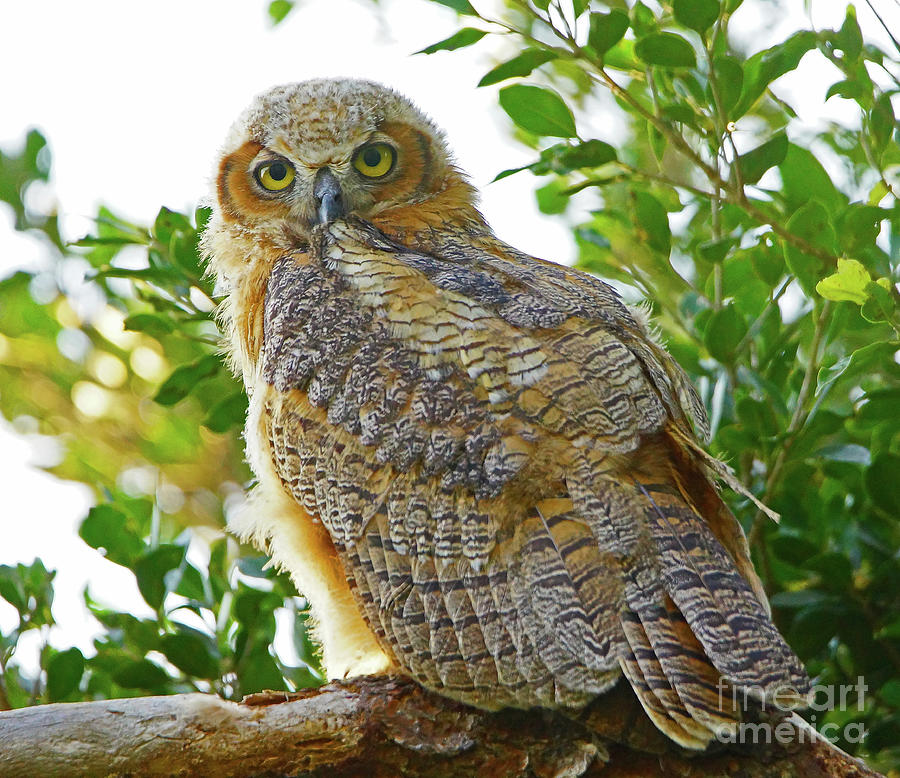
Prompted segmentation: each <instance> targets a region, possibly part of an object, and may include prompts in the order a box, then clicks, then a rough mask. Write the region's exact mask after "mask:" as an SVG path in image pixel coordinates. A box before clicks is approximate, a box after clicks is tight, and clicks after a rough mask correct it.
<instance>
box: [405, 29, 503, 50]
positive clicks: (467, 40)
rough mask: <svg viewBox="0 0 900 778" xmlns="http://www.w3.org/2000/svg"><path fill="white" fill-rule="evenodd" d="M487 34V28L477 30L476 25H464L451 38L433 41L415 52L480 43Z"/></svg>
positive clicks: (456, 47)
mask: <svg viewBox="0 0 900 778" xmlns="http://www.w3.org/2000/svg"><path fill="white" fill-rule="evenodd" d="M485 35H487V30H476V29H475V28H474V27H463V28H462V29H461V30H460V31H459V32H457V33H454V34H453V35H451V36H450V37H449V38H445V39H444V40H442V41H438V42H437V43H432V44H431V45H430V46H426V47H425V48H424V49H421V50H420V51H417V52H415V53H416V54H434V53H435V52H436V51H454V50H455V49H461V48H464V47H465V46H471V45H472V44H473V43H478V41H480V40H481V39H482V38H483V37H484V36H485Z"/></svg>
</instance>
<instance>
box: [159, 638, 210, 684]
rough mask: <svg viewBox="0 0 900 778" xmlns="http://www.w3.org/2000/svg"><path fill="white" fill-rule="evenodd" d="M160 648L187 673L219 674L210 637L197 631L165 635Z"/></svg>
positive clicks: (192, 674) (197, 674)
mask: <svg viewBox="0 0 900 778" xmlns="http://www.w3.org/2000/svg"><path fill="white" fill-rule="evenodd" d="M159 650H160V651H162V652H163V654H165V656H166V659H168V660H169V661H170V662H171V663H172V664H173V665H175V667H177V668H178V669H179V670H181V671H182V672H183V673H185V674H186V675H189V676H193V677H194V678H215V677H216V676H217V675H218V674H219V669H218V664H217V662H216V661H215V659H213V656H212V646H211V644H210V641H209V639H208V638H206V637H205V636H201V635H200V634H198V633H196V632H193V631H191V632H189V631H187V630H184V631H183V632H176V633H174V634H171V635H164V636H163V638H162V640H160V644H159Z"/></svg>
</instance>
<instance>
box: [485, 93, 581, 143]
mask: <svg viewBox="0 0 900 778" xmlns="http://www.w3.org/2000/svg"><path fill="white" fill-rule="evenodd" d="M500 106H501V107H502V108H503V110H504V111H506V113H507V114H509V117H510V118H511V119H512V120H513V121H514V122H515V123H516V124H517V125H519V127H521V128H522V129H523V130H527V131H528V132H533V133H534V134H535V135H545V136H553V137H558V138H573V137H575V135H576V134H577V132H576V129H575V118H574V117H573V116H572V111H571V110H569V107H568V106H567V105H566V104H565V102H564V101H563V99H562V98H561V97H560V96H559V95H558V94H556V92H553V91H551V90H550V89H544V88H543V87H539V86H529V85H527V84H513V85H512V86H507V87H504V88H503V89H501V90H500Z"/></svg>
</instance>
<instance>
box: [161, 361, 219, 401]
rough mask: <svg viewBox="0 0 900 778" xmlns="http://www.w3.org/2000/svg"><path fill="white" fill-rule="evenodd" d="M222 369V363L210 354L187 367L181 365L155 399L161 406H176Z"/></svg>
mask: <svg viewBox="0 0 900 778" xmlns="http://www.w3.org/2000/svg"><path fill="white" fill-rule="evenodd" d="M221 369H222V361H221V359H219V357H218V356H216V355H215V354H208V355H207V356H205V357H201V358H200V359H198V360H197V361H196V362H191V363H190V364H187V365H179V366H178V367H177V368H175V370H174V371H173V372H172V375H170V376H169V377H168V378H167V379H166V381H165V383H164V384H163V385H162V386H161V387H160V388H159V391H158V392H157V393H156V397H154V398H153V399H154V400H156V402H158V403H159V404H160V405H174V404H175V403H177V402H178V401H179V400H183V399H184V398H185V397H187V396H188V395H189V394H190V393H191V392H192V391H193V390H194V389H195V388H196V387H197V384H198V383H199V382H200V381H202V380H203V379H204V378H209V377H210V376H213V375H215V374H216V373H218V372H219V371H220V370H221Z"/></svg>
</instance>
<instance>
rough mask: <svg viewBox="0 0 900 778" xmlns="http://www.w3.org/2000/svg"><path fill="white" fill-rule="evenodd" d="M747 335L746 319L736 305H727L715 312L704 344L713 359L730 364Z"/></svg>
mask: <svg viewBox="0 0 900 778" xmlns="http://www.w3.org/2000/svg"><path fill="white" fill-rule="evenodd" d="M746 334H747V324H746V322H745V321H744V317H743V316H741V315H740V313H738V310H737V308H735V307H734V305H726V306H725V307H724V308H720V309H719V310H718V311H713V314H712V316H710V317H709V321H708V322H707V324H706V330H705V332H704V333H703V343H704V345H705V346H706V348H707V349H708V351H709V353H710V355H711V356H712V357H713V359H717V360H718V361H719V362H723V363H728V362H730V361H731V358H732V357H733V356H734V352H735V349H736V348H737V347H738V344H739V343H740V342H741V341H742V340H743V338H744V336H745V335H746Z"/></svg>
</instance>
